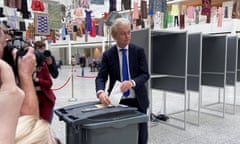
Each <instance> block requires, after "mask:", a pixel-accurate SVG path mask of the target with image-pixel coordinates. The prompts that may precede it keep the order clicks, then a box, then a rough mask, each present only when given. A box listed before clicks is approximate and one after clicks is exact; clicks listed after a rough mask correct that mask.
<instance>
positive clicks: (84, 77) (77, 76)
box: [76, 75, 96, 78]
mask: <svg viewBox="0 0 240 144" xmlns="http://www.w3.org/2000/svg"><path fill="white" fill-rule="evenodd" d="M76 77H80V78H96V76H81V75H77V76H76Z"/></svg>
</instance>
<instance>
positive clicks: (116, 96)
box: [109, 81, 123, 106]
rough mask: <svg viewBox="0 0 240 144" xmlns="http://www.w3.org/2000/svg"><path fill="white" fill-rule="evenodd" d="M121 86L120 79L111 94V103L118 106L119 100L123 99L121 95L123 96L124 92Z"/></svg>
mask: <svg viewBox="0 0 240 144" xmlns="http://www.w3.org/2000/svg"><path fill="white" fill-rule="evenodd" d="M120 86H121V82H120V81H116V82H115V84H114V86H113V89H112V92H111V94H110V97H109V98H110V101H111V105H113V106H118V105H119V102H120V100H121V97H122V95H123V94H122V92H121V90H120Z"/></svg>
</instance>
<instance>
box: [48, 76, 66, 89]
mask: <svg viewBox="0 0 240 144" xmlns="http://www.w3.org/2000/svg"><path fill="white" fill-rule="evenodd" d="M70 79H71V76H69V77H68V79H67V81H66V82H65V83H64V84H63V85H62V86H60V87H59V88H53V89H52V90H53V91H56V90H60V89H62V88H63V87H65V86H66V85H67V84H68V82H69V81H70Z"/></svg>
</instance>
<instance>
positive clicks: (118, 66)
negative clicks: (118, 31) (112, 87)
mask: <svg viewBox="0 0 240 144" xmlns="http://www.w3.org/2000/svg"><path fill="white" fill-rule="evenodd" d="M113 55H114V57H113V59H116V57H117V59H116V61H115V66H116V69H117V70H116V73H117V76H118V78H117V79H118V80H120V81H121V75H120V74H121V73H120V64H119V63H120V62H119V56H118V49H117V46H116V45H115V46H114V54H113Z"/></svg>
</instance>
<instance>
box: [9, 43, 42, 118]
mask: <svg viewBox="0 0 240 144" xmlns="http://www.w3.org/2000/svg"><path fill="white" fill-rule="evenodd" d="M16 52H17V50H14V51H13V55H14V57H16ZM35 68H36V57H35V55H34V49H33V48H32V47H28V48H27V53H26V54H25V55H24V56H22V57H19V58H18V74H19V80H20V87H21V88H22V89H23V91H24V92H25V99H24V101H23V105H22V109H21V115H36V116H39V106H38V99H37V95H36V91H35V87H34V84H33V80H32V74H33V72H34V70H35Z"/></svg>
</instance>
